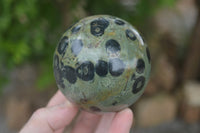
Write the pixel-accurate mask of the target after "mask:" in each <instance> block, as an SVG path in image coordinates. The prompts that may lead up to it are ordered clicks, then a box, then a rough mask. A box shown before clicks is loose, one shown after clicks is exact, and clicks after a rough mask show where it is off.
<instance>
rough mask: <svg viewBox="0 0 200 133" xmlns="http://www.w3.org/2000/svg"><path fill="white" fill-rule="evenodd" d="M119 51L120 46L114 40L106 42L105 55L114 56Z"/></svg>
mask: <svg viewBox="0 0 200 133" xmlns="http://www.w3.org/2000/svg"><path fill="white" fill-rule="evenodd" d="M120 50H121V47H120V44H119V43H118V42H117V41H116V40H114V39H110V40H108V41H107V42H106V51H107V53H112V54H115V53H117V52H119V51H120Z"/></svg>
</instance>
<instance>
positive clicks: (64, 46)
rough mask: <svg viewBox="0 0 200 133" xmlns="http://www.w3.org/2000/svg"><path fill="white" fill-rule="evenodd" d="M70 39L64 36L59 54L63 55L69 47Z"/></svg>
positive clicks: (60, 43)
mask: <svg viewBox="0 0 200 133" xmlns="http://www.w3.org/2000/svg"><path fill="white" fill-rule="evenodd" d="M68 43H69V41H68V37H67V36H64V37H63V38H62V39H61V41H60V42H59V44H58V53H59V54H63V53H64V52H65V50H66V48H67V46H68Z"/></svg>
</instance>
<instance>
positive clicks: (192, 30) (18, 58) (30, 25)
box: [0, 0, 200, 133]
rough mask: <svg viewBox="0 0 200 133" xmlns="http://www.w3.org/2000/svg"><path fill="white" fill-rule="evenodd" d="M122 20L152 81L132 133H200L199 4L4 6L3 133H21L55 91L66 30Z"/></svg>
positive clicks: (6, 2)
mask: <svg viewBox="0 0 200 133" xmlns="http://www.w3.org/2000/svg"><path fill="white" fill-rule="evenodd" d="M96 14H109V15H114V16H117V17H120V18H122V19H125V20H127V21H128V22H130V23H131V24H132V25H134V26H135V27H136V28H137V29H138V30H139V31H140V32H141V33H142V35H143V36H144V38H145V40H146V42H147V44H148V45H149V49H150V53H151V58H152V73H151V78H150V81H149V83H148V86H147V88H146V91H145V93H144V94H143V96H142V97H141V98H140V99H139V100H138V101H137V102H136V103H135V104H134V105H133V106H132V107H131V108H132V110H133V112H134V116H135V122H134V125H133V129H132V131H131V132H134V133H200V52H199V50H200V41H199V38H200V1H199V0H20V1H16V0H1V1H0V133H13V132H16V131H18V130H19V129H20V128H21V127H22V126H23V125H24V123H25V122H26V121H27V120H28V118H29V117H30V115H31V114H32V113H33V111H34V110H36V109H37V108H39V107H42V106H45V105H46V103H47V101H48V100H49V99H50V97H51V96H52V95H53V94H54V93H55V92H56V90H57V87H56V84H55V79H54V76H53V68H52V59H53V58H52V57H53V53H54V50H55V47H56V45H57V44H58V41H59V39H60V37H61V35H62V34H63V33H64V32H65V30H66V29H67V28H68V27H69V26H70V25H71V24H72V23H74V22H76V21H77V20H79V19H81V18H84V17H86V16H90V15H96Z"/></svg>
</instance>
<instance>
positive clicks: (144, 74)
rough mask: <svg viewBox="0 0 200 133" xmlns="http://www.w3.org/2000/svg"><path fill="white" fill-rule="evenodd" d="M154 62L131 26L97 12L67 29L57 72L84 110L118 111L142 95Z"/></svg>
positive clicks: (66, 92) (57, 55) (69, 94)
mask: <svg viewBox="0 0 200 133" xmlns="http://www.w3.org/2000/svg"><path fill="white" fill-rule="evenodd" d="M150 63H151V59H150V53H149V50H148V47H147V45H146V44H145V43H144V41H143V39H142V37H141V36H140V34H139V33H138V31H137V30H136V29H135V28H134V27H133V26H131V25H130V24H129V23H128V22H126V21H124V20H122V19H120V18H117V17H113V16H108V15H98V16H91V17H87V18H84V19H82V20H80V21H79V22H77V23H75V24H74V25H72V26H71V27H70V28H68V29H67V31H66V32H65V33H64V34H63V36H62V37H61V40H60V42H59V44H58V46H57V48H56V50H55V53H54V75H55V78H56V83H57V85H58V87H59V89H60V90H61V91H62V92H63V93H64V95H65V96H66V97H67V98H68V99H69V100H70V101H71V102H73V103H75V104H77V105H78V106H80V107H81V108H82V109H84V110H87V111H91V112H101V111H103V112H107V111H119V110H121V109H123V108H126V107H128V106H130V105H131V104H133V103H134V102H135V101H136V100H137V99H138V98H139V97H140V96H141V95H142V94H143V92H144V89H145V86H146V84H147V82H148V79H149V75H150V70H151V64H150Z"/></svg>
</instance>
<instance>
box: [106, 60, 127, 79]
mask: <svg viewBox="0 0 200 133" xmlns="http://www.w3.org/2000/svg"><path fill="white" fill-rule="evenodd" d="M108 66H109V72H110V74H111V75H112V76H120V75H121V74H122V73H123V72H124V69H125V64H124V62H123V61H122V60H120V59H119V58H114V59H110V60H109V64H108Z"/></svg>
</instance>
